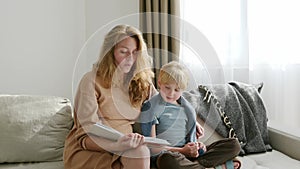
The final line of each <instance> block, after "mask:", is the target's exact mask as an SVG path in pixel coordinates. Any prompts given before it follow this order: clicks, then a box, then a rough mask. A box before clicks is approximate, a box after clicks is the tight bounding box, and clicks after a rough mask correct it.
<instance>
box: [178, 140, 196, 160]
mask: <svg viewBox="0 0 300 169" xmlns="http://www.w3.org/2000/svg"><path fill="white" fill-rule="evenodd" d="M180 153H182V154H184V155H185V156H186V157H198V156H199V153H198V143H193V142H190V143H187V144H186V145H184V147H182V150H181V152H180Z"/></svg>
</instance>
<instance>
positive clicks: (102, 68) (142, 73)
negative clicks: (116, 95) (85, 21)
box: [94, 25, 154, 108]
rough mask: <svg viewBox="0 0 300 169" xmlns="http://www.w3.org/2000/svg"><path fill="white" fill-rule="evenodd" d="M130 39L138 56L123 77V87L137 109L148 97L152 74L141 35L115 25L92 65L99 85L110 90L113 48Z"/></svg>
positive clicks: (112, 70) (124, 26) (127, 27)
mask: <svg viewBox="0 0 300 169" xmlns="http://www.w3.org/2000/svg"><path fill="white" fill-rule="evenodd" d="M126 37H132V38H134V39H135V40H136V41H137V44H138V45H137V48H138V51H139V52H138V56H137V59H136V61H135V63H134V65H133V66H132V68H131V70H130V72H129V73H127V74H126V75H125V77H124V84H123V85H124V87H128V93H129V98H130V102H131V104H132V106H133V107H137V108H139V107H140V106H141V105H142V103H143V102H144V100H145V99H147V98H148V97H149V90H150V87H151V85H152V79H153V77H154V73H153V72H152V70H151V67H152V58H151V57H150V56H149V55H148V51H147V45H146V43H145V41H144V39H143V36H142V33H141V32H140V31H139V30H138V29H137V28H135V27H133V26H130V25H117V26H115V27H114V28H113V29H112V30H111V31H110V32H108V33H107V35H106V36H105V39H104V42H103V46H102V49H101V52H100V56H99V60H98V61H97V62H96V63H95V64H94V69H96V71H97V76H98V77H100V84H101V86H102V87H104V88H110V87H111V85H112V81H113V75H114V73H115V71H116V69H117V65H116V64H115V57H114V49H115V46H116V45H117V44H118V43H119V42H120V41H122V40H123V39H125V38H126Z"/></svg>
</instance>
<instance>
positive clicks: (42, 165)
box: [0, 161, 64, 169]
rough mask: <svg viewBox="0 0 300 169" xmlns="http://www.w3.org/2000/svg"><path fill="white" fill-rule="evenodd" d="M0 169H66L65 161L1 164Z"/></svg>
mask: <svg viewBox="0 0 300 169" xmlns="http://www.w3.org/2000/svg"><path fill="white" fill-rule="evenodd" d="M0 169H64V162H63V161H53V162H35V163H7V164H1V165H0Z"/></svg>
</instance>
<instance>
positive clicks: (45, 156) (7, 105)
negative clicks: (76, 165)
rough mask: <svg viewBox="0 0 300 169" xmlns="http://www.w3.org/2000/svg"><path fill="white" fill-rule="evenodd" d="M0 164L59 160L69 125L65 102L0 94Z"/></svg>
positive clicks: (66, 103)
mask: <svg viewBox="0 0 300 169" xmlns="http://www.w3.org/2000/svg"><path fill="white" fill-rule="evenodd" d="M0 116H1V123H0V133H1V138H0V150H1V151H0V163H4V162H7V163H11V162H40V161H58V160H62V156H63V148H64V141H65V138H66V135H67V134H68V132H69V130H70V129H71V127H72V125H73V119H72V108H71V103H70V101H69V100H68V99H66V98H62V97H55V96H32V95H0Z"/></svg>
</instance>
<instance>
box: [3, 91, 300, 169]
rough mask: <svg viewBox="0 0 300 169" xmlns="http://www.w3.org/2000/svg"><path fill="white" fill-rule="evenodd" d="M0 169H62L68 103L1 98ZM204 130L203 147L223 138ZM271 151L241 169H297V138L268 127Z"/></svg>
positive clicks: (253, 156)
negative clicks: (204, 144)
mask: <svg viewBox="0 0 300 169" xmlns="http://www.w3.org/2000/svg"><path fill="white" fill-rule="evenodd" d="M0 116H1V123H0V134H1V138H0V154H1V155H0V169H63V168H64V167H63V148H64V140H65V137H66V136H67V134H68V132H69V131H70V129H71V128H72V125H73V117H72V105H71V102H70V100H69V99H67V98H63V97H57V96H37V95H0ZM198 121H199V123H201V124H202V125H203V126H204V128H205V136H204V137H203V138H201V139H202V140H205V143H206V144H209V143H210V142H212V141H214V140H217V139H220V138H222V136H221V135H219V134H218V133H216V131H215V130H213V129H212V128H211V127H209V126H208V125H206V123H204V122H203V120H201V119H200V118H198ZM268 131H269V138H270V142H271V146H272V148H273V150H272V151H269V152H265V153H257V154H251V155H246V156H241V157H238V158H239V159H241V161H242V169H266V168H269V169H283V168H292V169H294V168H300V161H299V160H300V149H299V147H300V138H299V136H293V135H291V134H289V133H286V132H282V131H279V130H276V129H275V128H273V127H272V126H269V127H268Z"/></svg>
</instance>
